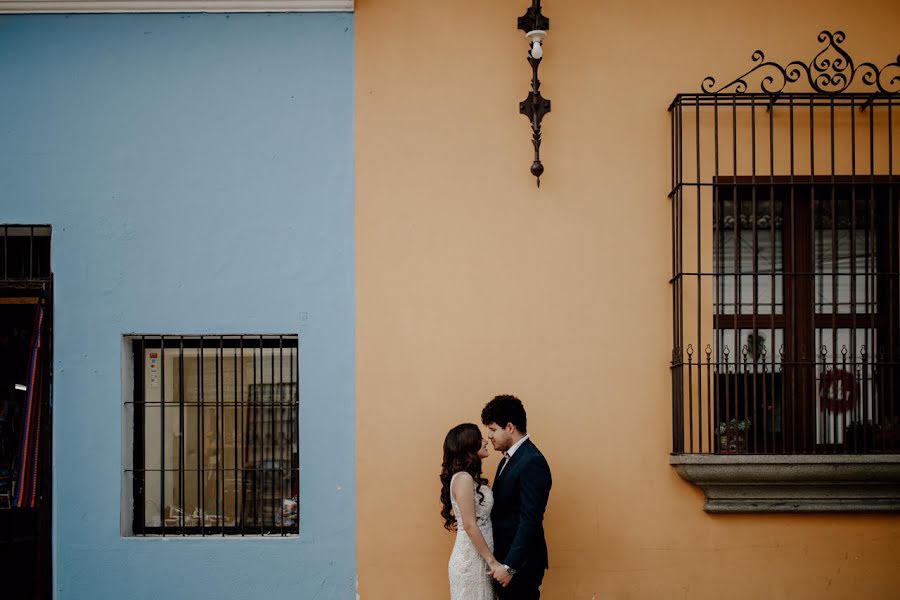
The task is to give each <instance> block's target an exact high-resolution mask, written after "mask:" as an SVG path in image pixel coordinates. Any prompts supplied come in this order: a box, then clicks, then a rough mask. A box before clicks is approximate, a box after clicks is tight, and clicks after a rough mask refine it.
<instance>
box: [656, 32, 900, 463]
mask: <svg viewBox="0 0 900 600" xmlns="http://www.w3.org/2000/svg"><path fill="white" fill-rule="evenodd" d="M844 39H845V36H844V34H843V33H842V32H834V33H831V32H822V33H821V34H820V36H819V41H820V42H821V43H823V44H824V47H823V49H822V50H821V51H820V52H819V54H817V55H816V56H815V58H814V59H813V60H812V61H811V62H809V63H804V62H800V61H794V62H791V63H789V64H787V65H786V66H781V65H779V64H777V63H774V62H770V61H767V60H766V58H765V55H764V54H763V53H762V52H761V51H757V52H755V53H754V54H753V57H752V58H753V61H754V63H755V66H754V67H753V68H752V69H750V70H749V71H748V72H747V73H745V74H744V75H742V76H740V77H738V78H737V79H735V80H734V81H732V82H730V83H728V84H726V85H724V86H721V87H717V85H716V82H715V80H714V79H712V78H707V79H706V80H704V82H703V84H702V86H701V90H702V91H701V93H697V94H679V95H678V96H676V98H675V100H674V101H673V102H672V104H671V106H670V112H671V116H672V157H673V162H672V190H671V193H670V198H671V200H672V225H673V232H672V233H673V236H672V280H671V283H672V294H673V305H674V320H673V338H674V344H673V352H672V365H671V368H672V398H673V427H672V434H673V452H675V453H716V454H732V453H737V454H744V453H747V454H807V453H839V454H865V453H894V452H900V241H898V238H900V235H898V231H900V176H898V172H900V149H898V148H897V147H896V145H897V142H896V140H897V139H900V135H898V134H900V114H898V111H897V108H896V107H897V105H898V104H900V63H898V62H894V63H890V64H888V65H885V66H884V67H882V68H878V67H876V66H875V65H874V64H872V63H861V64H859V65H856V64H855V63H854V62H853V60H852V59H851V58H850V56H849V55H848V54H847V53H846V51H845V50H844V49H843V48H842V46H841V44H842V43H843V41H844ZM756 82H758V84H759V88H760V89H759V91H752V90H751V88H752V87H753V85H754V83H756ZM795 88H802V89H797V90H796V91H795Z"/></svg>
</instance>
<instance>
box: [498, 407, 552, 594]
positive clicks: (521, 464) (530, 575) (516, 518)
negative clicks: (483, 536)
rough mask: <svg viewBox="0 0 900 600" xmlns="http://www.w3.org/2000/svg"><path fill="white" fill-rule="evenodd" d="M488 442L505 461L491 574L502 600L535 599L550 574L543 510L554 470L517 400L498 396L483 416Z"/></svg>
mask: <svg viewBox="0 0 900 600" xmlns="http://www.w3.org/2000/svg"><path fill="white" fill-rule="evenodd" d="M481 421H482V423H484V424H485V425H486V426H487V428H488V439H490V440H491V443H492V444H493V445H494V449H495V450H498V451H500V452H503V459H502V460H501V461H500V466H499V467H498V468H497V476H496V477H495V478H494V486H493V490H494V509H493V511H492V512H491V520H492V521H493V524H494V555H495V556H496V557H497V560H498V561H500V562H501V563H502V565H501V566H500V567H498V568H496V569H495V570H494V572H492V573H491V575H493V577H494V579H495V580H496V581H497V583H499V585H498V586H497V594H498V595H499V599H500V600H537V599H539V598H540V597H541V590H540V586H541V582H542V581H543V579H544V571H545V570H546V569H547V566H548V563H547V542H546V541H545V540H544V525H543V521H544V509H545V508H546V507H547V499H548V498H549V496H550V485H551V484H552V480H551V477H550V466H549V465H548V464H547V461H546V460H545V459H544V455H543V454H541V452H540V450H538V449H537V446H535V445H534V444H533V443H532V442H531V440H530V439H529V437H528V429H527V424H526V417H525V407H523V406H522V401H521V400H519V399H518V398H516V397H515V396H497V397H495V398H494V399H493V400H491V401H490V402H488V403H487V405H486V406H485V407H484V410H482V411H481Z"/></svg>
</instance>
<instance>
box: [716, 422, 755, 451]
mask: <svg viewBox="0 0 900 600" xmlns="http://www.w3.org/2000/svg"><path fill="white" fill-rule="evenodd" d="M748 431H750V419H731V420H730V421H728V422H727V423H726V422H725V421H721V422H720V423H719V426H718V427H717V428H716V434H717V435H718V436H719V454H743V453H745V452H747V432H748Z"/></svg>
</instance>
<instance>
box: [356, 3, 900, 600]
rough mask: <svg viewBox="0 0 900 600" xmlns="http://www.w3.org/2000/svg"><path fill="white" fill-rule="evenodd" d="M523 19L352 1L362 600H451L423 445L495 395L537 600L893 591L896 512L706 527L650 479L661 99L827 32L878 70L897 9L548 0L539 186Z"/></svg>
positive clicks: (708, 519)
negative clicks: (520, 457)
mask: <svg viewBox="0 0 900 600" xmlns="http://www.w3.org/2000/svg"><path fill="white" fill-rule="evenodd" d="M527 5H528V1H527V0H518V1H510V0H502V1H501V0H479V1H464V0H459V1H457V2H452V3H438V2H435V1H434V0H357V13H356V32H357V66H356V76H357V124H356V126H357V243H358V247H357V256H358V258H357V265H358V267H357V268H358V273H357V276H358V278H357V285H358V300H357V303H358V304H357V309H358V391H357V478H358V479H357V484H358V488H357V489H358V500H357V505H358V508H357V515H358V533H357V536H358V538H357V539H358V566H359V589H360V597H361V598H362V599H363V600H375V599H388V598H390V599H400V598H427V599H432V598H446V597H448V596H449V593H448V590H447V583H446V565H447V558H448V556H449V553H450V548H451V544H452V536H451V535H450V534H448V533H446V532H445V531H444V530H443V529H442V528H441V521H440V518H439V515H438V490H439V484H438V479H437V475H438V472H439V468H440V461H441V443H442V441H443V436H444V434H445V433H446V431H447V430H448V429H449V428H450V427H451V426H453V425H455V424H457V423H459V422H462V421H475V422H478V417H479V413H480V410H481V407H482V406H483V404H484V403H485V402H486V401H487V400H489V399H490V398H491V397H492V396H493V395H495V394H498V393H514V394H517V395H519V396H520V397H521V398H522V399H523V401H524V402H525V404H526V407H527V409H528V414H529V425H530V427H529V429H530V430H531V432H532V434H533V437H534V439H535V441H536V443H537V444H538V445H539V446H540V447H541V449H542V450H543V451H544V453H545V455H546V456H547V458H548V460H549V461H550V464H551V467H552V469H553V474H554V487H553V492H552V494H551V499H550V506H549V509H548V514H547V517H546V526H547V529H548V538H549V539H548V541H549V544H550V562H551V568H550V571H549V573H548V575H547V578H546V579H545V586H544V592H545V593H544V597H545V598H550V599H557V598H579V599H580V598H583V599H592V598H594V597H595V595H596V598H597V599H601V598H602V599H603V600H609V599H626V598H627V599H642V598H651V599H657V598H662V599H666V598H678V599H681V598H709V599H713V598H716V599H718V598H729V599H734V600H738V599H751V598H752V599H759V598H765V599H769V598H772V599H780V598H784V599H788V598H790V599H791V600H795V599H800V598H808V599H810V600H813V599H815V600H821V599H829V598H834V599H837V598H867V599H868V598H884V599H887V598H897V597H898V594H900V592H898V589H900V518H898V517H895V516H860V515H831V516H815V515H801V516H791V515H746V516H736V515H731V516H712V515H708V514H706V513H704V512H703V510H702V506H703V494H702V492H700V490H699V489H697V488H694V487H692V486H691V485H689V484H688V483H686V482H684V481H682V480H681V479H679V478H678V476H677V475H676V474H675V472H674V471H673V470H672V468H671V467H670V466H669V465H668V453H669V450H670V447H671V418H670V414H671V387H670V386H671V383H670V378H669V370H668V362H669V360H670V357H671V329H672V324H671V291H670V288H669V284H668V283H667V281H668V278H669V276H670V260H671V256H670V229H671V224H670V214H671V213H670V205H669V202H668V200H667V198H666V193H667V191H668V187H669V184H670V180H669V177H670V173H669V158H670V139H669V135H670V133H669V132H670V125H669V116H668V113H667V112H666V108H667V106H668V103H669V102H670V101H671V99H672V97H673V96H674V95H675V93H677V92H679V91H688V92H694V91H699V85H700V81H701V80H702V79H703V77H705V76H706V75H709V74H715V75H719V76H720V78H722V79H724V78H725V77H727V76H729V75H731V76H736V75H737V74H739V73H741V72H743V71H744V70H746V69H747V68H749V67H750V59H749V57H750V53H751V52H752V51H753V50H755V49H757V48H762V49H763V50H765V51H766V53H767V56H768V57H770V58H772V59H775V60H779V61H783V62H787V61H789V60H793V59H795V58H803V59H810V58H812V56H813V55H814V54H815V53H816V52H817V51H818V49H819V44H818V42H817V41H816V34H817V33H818V32H819V31H820V30H821V29H823V28H832V29H844V30H845V31H846V33H847V36H848V39H847V41H846V42H845V44H844V47H845V48H846V49H848V50H849V51H850V53H851V55H852V56H854V57H856V58H857V59H858V60H874V61H875V62H877V63H879V64H884V63H887V62H891V61H892V60H894V57H896V56H897V53H898V51H900V37H898V35H897V24H898V23H900V3H897V2H896V1H894V0H883V1H874V0H869V1H859V2H856V3H854V5H853V7H852V9H851V8H850V6H849V5H848V4H847V3H846V2H843V1H837V0H831V1H817V2H785V1H784V0H780V1H777V2H776V1H774V0H763V1H761V2H756V3H754V4H750V3H746V2H736V1H729V2H713V1H706V2H700V1H693V0H691V1H682V2H671V1H662V0H655V1H653V0H633V1H626V0H617V1H612V0H602V1H601V0H581V1H579V0H566V1H562V0H545V2H544V12H545V14H546V15H547V16H549V18H550V19H551V29H550V35H549V37H548V39H547V43H546V45H545V58H544V61H543V64H542V66H541V75H542V77H541V78H542V81H543V88H542V91H543V92H544V93H545V95H546V96H547V97H549V98H550V99H551V100H552V102H553V112H552V113H550V115H548V116H547V117H546V118H545V119H544V144H543V148H542V156H543V158H544V164H545V166H546V169H547V170H546V173H545V176H544V177H543V179H542V186H541V189H540V190H537V189H536V188H535V185H534V179H533V178H532V177H531V175H530V174H529V172H528V168H529V165H530V163H531V153H532V151H531V144H530V129H529V127H528V122H527V120H526V119H525V117H523V116H521V115H519V114H518V102H519V101H520V100H522V99H523V98H524V97H525V96H526V94H527V92H528V87H529V81H530V70H529V67H528V65H527V64H526V62H525V52H526V49H527V47H526V43H525V41H524V39H523V36H522V33H521V32H519V31H518V30H516V28H515V22H516V17H518V16H519V15H520V14H522V13H524V11H525V8H526V6H527ZM896 143H898V142H897V141H896V140H895V144H896ZM895 152H896V150H895ZM496 464H497V460H496V456H492V457H491V458H490V459H489V462H488V465H487V467H486V471H487V472H488V473H491V474H492V473H493V471H494V469H495V467H496Z"/></svg>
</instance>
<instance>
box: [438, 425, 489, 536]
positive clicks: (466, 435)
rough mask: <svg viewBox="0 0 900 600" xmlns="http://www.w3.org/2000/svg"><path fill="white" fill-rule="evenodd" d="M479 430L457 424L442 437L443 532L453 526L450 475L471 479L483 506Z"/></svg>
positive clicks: (483, 479)
mask: <svg viewBox="0 0 900 600" xmlns="http://www.w3.org/2000/svg"><path fill="white" fill-rule="evenodd" d="M481 443H482V437H481V430H480V429H479V428H478V425H475V424H474V423H463V424H462V425H457V426H456V427H454V428H453V429H451V430H450V431H448V432H447V437H445V438H444V462H443V463H442V464H441V516H442V517H443V518H444V529H447V530H448V531H452V530H453V529H454V528H455V526H456V517H455V516H454V515H453V507H452V505H451V504H450V480H451V479H453V475H455V474H456V473H459V472H460V471H465V472H466V473H468V474H469V475H471V476H472V479H474V480H475V481H476V482H478V485H479V487H478V488H476V489H477V491H478V503H479V504H482V503H484V492H482V491H481V487H480V486H482V485H486V484H487V479H485V478H484V477H482V476H481V458H479V456H478V451H479V450H481Z"/></svg>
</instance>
